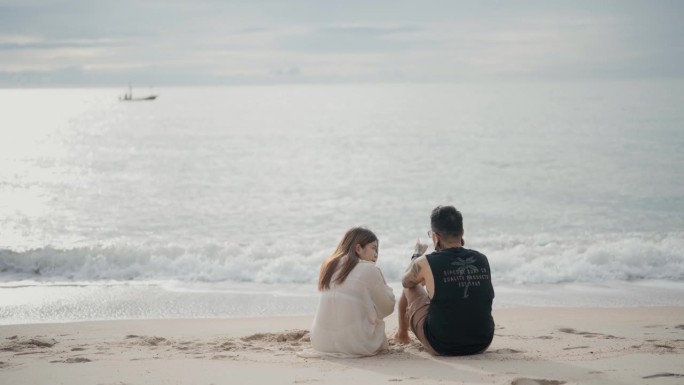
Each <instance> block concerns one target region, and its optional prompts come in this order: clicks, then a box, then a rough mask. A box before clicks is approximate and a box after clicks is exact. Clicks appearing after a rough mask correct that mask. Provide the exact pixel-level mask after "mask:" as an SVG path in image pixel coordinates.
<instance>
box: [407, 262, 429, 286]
mask: <svg viewBox="0 0 684 385" xmlns="http://www.w3.org/2000/svg"><path fill="white" fill-rule="evenodd" d="M424 259H425V258H424V257H420V258H416V259H414V260H413V261H411V264H410V265H409V268H408V271H407V272H406V275H404V279H402V280H401V284H402V285H403V286H404V287H406V288H412V287H414V286H416V285H418V284H420V283H422V282H423V281H424V280H425V278H423V276H422V274H421V271H422V269H423V267H422V266H421V264H420V262H421V261H422V260H424Z"/></svg>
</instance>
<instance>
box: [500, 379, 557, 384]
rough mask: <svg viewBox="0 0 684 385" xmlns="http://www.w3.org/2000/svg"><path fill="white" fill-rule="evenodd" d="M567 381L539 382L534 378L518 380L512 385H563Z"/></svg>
mask: <svg viewBox="0 0 684 385" xmlns="http://www.w3.org/2000/svg"><path fill="white" fill-rule="evenodd" d="M563 384H565V381H557V380H537V379H532V378H516V379H515V380H513V382H511V385H563Z"/></svg>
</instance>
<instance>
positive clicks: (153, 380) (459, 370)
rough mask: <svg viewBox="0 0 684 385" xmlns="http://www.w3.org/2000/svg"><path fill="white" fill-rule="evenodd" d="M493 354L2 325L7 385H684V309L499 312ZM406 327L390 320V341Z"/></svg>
mask: <svg viewBox="0 0 684 385" xmlns="http://www.w3.org/2000/svg"><path fill="white" fill-rule="evenodd" d="M494 316H495V320H496V323H497V329H496V337H495V339H494V342H493V344H492V346H491V347H490V349H489V350H488V351H487V352H486V353H485V354H482V355H478V356H471V357H437V358H435V357H431V356H429V355H428V354H427V353H426V352H424V351H422V349H421V348H420V345H419V344H417V343H416V342H415V341H414V342H413V343H412V344H410V345H407V346H402V345H396V344H393V343H392V344H391V345H390V350H389V351H388V352H387V353H385V354H381V355H378V356H375V357H368V358H360V359H331V358H324V359H321V358H302V357H300V356H298V355H297V353H298V352H303V351H304V352H305V351H306V350H307V349H310V343H309V341H308V329H309V327H310V325H311V322H312V317H311V316H299V317H264V318H233V319H192V320H183V319H173V320H144V321H135V320H129V321H101V322H75V323H61V324H31V325H9V326H2V327H0V383H2V384H14V385H21V384H74V385H78V384H102V385H111V384H127V385H132V384H146V385H149V384H207V385H208V384H227V383H240V384H303V383H311V384H316V383H320V384H349V383H352V382H356V383H361V384H377V383H414V384H517V385H524V384H546V385H553V384H681V383H684V359H683V358H684V355H683V354H684V308H681V307H641V308H513V309H497V310H495V312H494ZM395 327H396V321H395V320H394V317H392V316H391V317H390V318H389V319H388V324H387V333H388V335H391V333H392V331H393V330H394V328H395Z"/></svg>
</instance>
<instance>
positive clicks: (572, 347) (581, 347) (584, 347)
mask: <svg viewBox="0 0 684 385" xmlns="http://www.w3.org/2000/svg"><path fill="white" fill-rule="evenodd" d="M587 348H589V347H588V346H571V347H568V348H563V350H575V349H587Z"/></svg>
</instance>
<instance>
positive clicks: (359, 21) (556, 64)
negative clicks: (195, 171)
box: [0, 0, 684, 87]
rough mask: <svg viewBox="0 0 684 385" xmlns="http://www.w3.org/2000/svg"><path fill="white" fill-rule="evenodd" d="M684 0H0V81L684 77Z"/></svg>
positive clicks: (14, 83)
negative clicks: (683, 18)
mask: <svg viewBox="0 0 684 385" xmlns="http://www.w3.org/2000/svg"><path fill="white" fill-rule="evenodd" d="M682 15H684V1H679V0H646V1H643V0H642V1H633V0H616V1H611V0H591V1H584V0H575V1H541V0H539V1H533V0H520V1H491V0H483V1H458V0H445V1H431V0H425V1H408V0H392V1H368V0H363V1H359V0H337V1H332V0H248V1H231V0H223V1H219V0H116V1H93V0H64V1H59V0H55V1H43V0H0V87H36V86H75V87H80V86H121V85H122V84H128V83H136V84H145V85H154V86H178V85H224V84H279V83H305V84H307V83H358V82H463V81H468V82H470V81H474V82H478V81H482V82H491V81H494V82H498V81H575V80H598V79H653V78H684V44H683V43H684V22H682V21H681V17H682Z"/></svg>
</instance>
